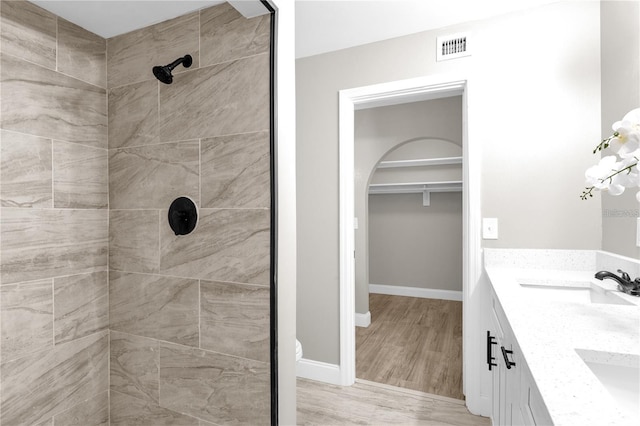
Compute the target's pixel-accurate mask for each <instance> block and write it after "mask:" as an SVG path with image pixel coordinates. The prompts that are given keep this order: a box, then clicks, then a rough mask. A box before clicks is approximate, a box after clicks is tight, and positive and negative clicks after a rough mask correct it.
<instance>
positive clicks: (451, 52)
mask: <svg viewBox="0 0 640 426" xmlns="http://www.w3.org/2000/svg"><path fill="white" fill-rule="evenodd" d="M437 41H438V45H437V52H436V60H437V61H446V60H448V59H455V58H461V57H463V56H469V55H471V52H470V51H469V37H468V35H467V34H466V33H464V34H453V35H448V36H444V37H438V38H437Z"/></svg>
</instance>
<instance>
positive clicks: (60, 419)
mask: <svg viewBox="0 0 640 426" xmlns="http://www.w3.org/2000/svg"><path fill="white" fill-rule="evenodd" d="M53 424H54V426H109V394H108V392H102V393H100V394H98V395H96V396H94V397H93V398H89V399H88V400H86V401H84V402H81V403H80V404H78V405H76V406H75V407H73V408H70V409H68V410H67V411H65V412H63V413H60V414H58V415H56V416H54V418H53Z"/></svg>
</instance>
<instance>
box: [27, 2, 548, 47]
mask: <svg viewBox="0 0 640 426" xmlns="http://www.w3.org/2000/svg"><path fill="white" fill-rule="evenodd" d="M31 1H32V3H35V4H37V5H39V6H41V7H43V8H45V9H47V10H49V11H51V12H53V13H55V14H56V15H59V16H61V17H63V18H65V19H67V20H69V21H71V22H73V23H75V24H77V25H79V26H81V27H83V28H86V29H87V30H89V31H91V32H93V33H96V34H98V35H100V36H102V37H104V38H109V37H113V36H115V35H119V34H123V33H126V32H129V31H132V30H135V29H138V28H143V27H146V26H148V25H151V24H155V23H158V22H162V21H164V20H167V19H170V18H174V17H176V16H180V15H184V14H185V13H189V12H192V11H194V10H198V9H201V8H204V7H209V6H212V5H215V4H219V3H223V2H224V1H223V0H137V1H122V0H74V1H71V0H67V1H63V0H31ZM554 1H557V0H517V1H515V0H482V1H479V0H377V1H375V0H374V1H372V0H296V57H298V58H300V57H305V56H312V55H317V54H320V53H325V52H330V51H334V50H339V49H345V48H347V47H353V46H358V45H361V44H366V43H372V42H375V41H380V40H385V39H389V38H393V37H399V36H403V35H407V34H413V33H417V32H420V31H426V30H430V29H435V28H441V27H446V26H449V25H453V24H458V23H461V22H467V21H473V20H477V19H484V18H488V17H490V16H496V15H500V14H504V13H508V12H511V11H514V10H521V9H526V8H530V7H535V6H538V5H541V4H546V3H552V2H554Z"/></svg>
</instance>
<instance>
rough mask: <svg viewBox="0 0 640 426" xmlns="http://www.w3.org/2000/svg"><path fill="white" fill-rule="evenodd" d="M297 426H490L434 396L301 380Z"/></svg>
mask: <svg viewBox="0 0 640 426" xmlns="http://www.w3.org/2000/svg"><path fill="white" fill-rule="evenodd" d="M297 407H298V408H297V410H298V411H297V416H298V422H297V423H298V425H323V426H332V425H424V426H428V425H434V426H435V425H440V426H442V425H455V426H467V425H469V426H471V425H473V426H476V425H477V426H485V425H486V426H488V425H490V424H491V422H490V420H489V419H488V418H486V417H480V416H474V415H473V414H471V413H469V411H468V410H467V408H466V407H465V406H464V403H463V402H462V401H460V400H454V399H450V398H445V397H438V396H435V395H426V394H424V393H422V392H417V391H412V390H408V389H401V388H396V387H393V386H388V385H382V384H378V383H371V382H366V381H362V380H359V379H358V380H357V381H356V383H355V384H354V385H353V386H335V385H329V384H326V383H320V382H314V381H311V380H306V379H298V383H297Z"/></svg>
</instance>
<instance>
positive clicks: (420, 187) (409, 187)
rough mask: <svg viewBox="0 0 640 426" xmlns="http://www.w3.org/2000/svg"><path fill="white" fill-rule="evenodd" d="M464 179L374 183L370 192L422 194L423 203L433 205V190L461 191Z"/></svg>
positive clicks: (370, 187)
mask: <svg viewBox="0 0 640 426" xmlns="http://www.w3.org/2000/svg"><path fill="white" fill-rule="evenodd" d="M460 191H462V181H459V180H455V181H447V182H409V183H373V184H370V185H369V194H370V195H372V194H422V205H423V206H425V207H426V206H429V205H431V193H432V192H460Z"/></svg>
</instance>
